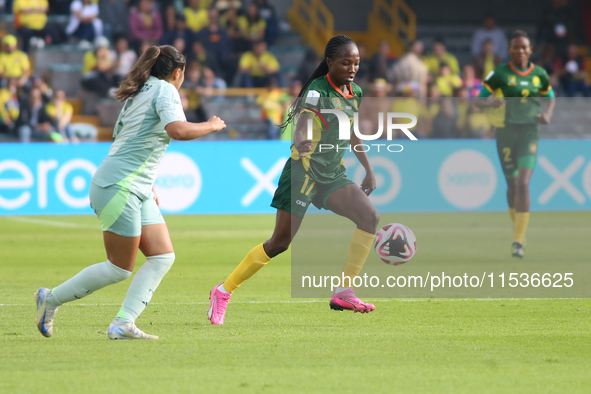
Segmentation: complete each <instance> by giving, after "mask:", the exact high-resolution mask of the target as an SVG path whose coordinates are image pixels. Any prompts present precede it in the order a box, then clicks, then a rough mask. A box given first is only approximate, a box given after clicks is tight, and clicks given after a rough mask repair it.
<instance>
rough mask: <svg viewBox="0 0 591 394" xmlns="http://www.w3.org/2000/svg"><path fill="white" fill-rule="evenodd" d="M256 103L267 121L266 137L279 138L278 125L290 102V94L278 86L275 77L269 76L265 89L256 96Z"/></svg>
mask: <svg viewBox="0 0 591 394" xmlns="http://www.w3.org/2000/svg"><path fill="white" fill-rule="evenodd" d="M256 104H257V105H258V106H260V107H261V113H262V115H263V119H264V120H265V123H267V127H268V128H267V135H266V137H267V139H268V140H276V139H278V138H279V131H280V128H279V126H280V125H281V123H282V122H283V114H284V112H285V110H286V109H287V108H288V107H289V104H291V98H290V96H289V95H288V94H287V93H285V92H284V91H283V90H281V89H280V88H279V84H278V82H277V78H269V80H268V82H267V91H266V92H265V93H263V94H261V95H259V97H258V98H257V101H256Z"/></svg>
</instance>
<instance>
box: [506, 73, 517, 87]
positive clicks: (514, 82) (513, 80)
mask: <svg viewBox="0 0 591 394" xmlns="http://www.w3.org/2000/svg"><path fill="white" fill-rule="evenodd" d="M507 85H509V86H515V85H517V78H516V77H515V75H509V79H508V80H507Z"/></svg>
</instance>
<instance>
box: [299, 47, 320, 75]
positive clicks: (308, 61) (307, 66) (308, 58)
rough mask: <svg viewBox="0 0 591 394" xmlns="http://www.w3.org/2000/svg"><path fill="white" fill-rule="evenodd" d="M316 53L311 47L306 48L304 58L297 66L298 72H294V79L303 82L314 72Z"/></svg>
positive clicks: (316, 61)
mask: <svg viewBox="0 0 591 394" xmlns="http://www.w3.org/2000/svg"><path fill="white" fill-rule="evenodd" d="M318 63H319V60H318V55H317V54H316V51H315V50H314V49H312V48H308V49H307V50H306V53H305V54H304V58H303V59H302V62H301V63H300V66H299V67H298V72H297V74H296V79H297V80H298V81H300V82H301V83H305V82H306V81H307V80H308V78H310V75H312V74H313V73H314V71H315V70H316V68H317V67H318Z"/></svg>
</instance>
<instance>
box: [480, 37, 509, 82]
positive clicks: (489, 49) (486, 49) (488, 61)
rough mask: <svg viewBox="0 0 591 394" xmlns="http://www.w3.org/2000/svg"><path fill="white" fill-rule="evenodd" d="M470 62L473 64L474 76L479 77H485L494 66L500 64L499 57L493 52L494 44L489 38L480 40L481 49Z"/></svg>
mask: <svg viewBox="0 0 591 394" xmlns="http://www.w3.org/2000/svg"><path fill="white" fill-rule="evenodd" d="M507 48H508V47H507ZM507 48H505V51H507ZM472 64H473V65H474V71H475V73H476V77H477V78H479V79H484V78H486V76H487V75H488V74H490V72H491V71H493V70H494V69H495V67H496V66H498V65H499V64H501V57H500V56H499V55H497V54H496V53H494V44H493V42H492V41H491V40H488V39H486V40H484V41H483V42H482V49H481V51H480V53H479V54H477V55H476V56H475V57H474V60H473V61H472Z"/></svg>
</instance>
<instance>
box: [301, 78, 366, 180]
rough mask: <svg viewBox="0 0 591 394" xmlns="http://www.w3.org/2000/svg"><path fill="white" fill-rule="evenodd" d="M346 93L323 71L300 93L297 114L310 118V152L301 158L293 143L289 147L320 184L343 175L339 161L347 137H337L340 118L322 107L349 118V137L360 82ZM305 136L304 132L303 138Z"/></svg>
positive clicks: (359, 95)
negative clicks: (311, 131) (300, 100)
mask: <svg viewBox="0 0 591 394" xmlns="http://www.w3.org/2000/svg"><path fill="white" fill-rule="evenodd" d="M349 92H350V94H349V95H348V96H345V95H344V94H343V92H342V91H341V90H340V89H339V88H338V87H337V86H336V85H335V84H334V83H333V81H332V80H331V79H330V76H329V75H328V74H326V75H325V76H322V77H320V78H316V79H315V80H314V81H312V83H311V84H310V86H309V87H308V89H307V90H306V92H305V94H304V96H303V103H302V109H301V112H300V114H307V115H309V116H310V117H311V118H312V130H313V134H312V135H313V138H312V152H311V153H310V154H308V156H306V157H302V158H301V157H300V156H299V152H298V151H297V149H296V147H295V146H292V147H291V151H292V152H291V158H292V159H293V160H302V164H303V165H304V169H305V170H306V172H308V173H309V174H310V177H311V178H312V179H314V180H315V181H316V182H319V183H330V182H332V181H333V180H335V179H338V178H339V177H341V176H343V175H344V174H345V165H344V164H343V162H342V159H343V155H344V154H345V150H346V149H347V146H348V145H349V139H339V119H338V117H337V115H336V114H333V113H322V109H329V110H340V111H342V112H343V113H344V114H346V116H347V118H348V122H349V125H348V130H349V137H350V136H351V133H352V130H353V127H352V126H353V116H354V115H355V113H356V112H358V110H359V105H360V104H361V99H362V97H363V91H362V90H361V88H360V87H359V85H357V84H355V83H351V84H350V85H349ZM307 138H308V136H307V135H306V139H307Z"/></svg>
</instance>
